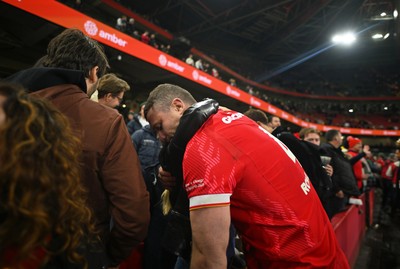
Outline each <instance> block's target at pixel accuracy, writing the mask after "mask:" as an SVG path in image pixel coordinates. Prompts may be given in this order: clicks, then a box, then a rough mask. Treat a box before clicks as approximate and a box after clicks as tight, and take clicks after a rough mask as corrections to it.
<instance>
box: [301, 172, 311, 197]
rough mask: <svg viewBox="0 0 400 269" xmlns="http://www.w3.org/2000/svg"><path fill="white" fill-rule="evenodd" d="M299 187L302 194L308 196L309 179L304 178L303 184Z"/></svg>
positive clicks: (309, 188)
mask: <svg viewBox="0 0 400 269" xmlns="http://www.w3.org/2000/svg"><path fill="white" fill-rule="evenodd" d="M300 187H301V189H302V190H303V192H304V194H305V195H308V193H309V192H310V190H311V183H310V179H309V178H308V176H307V175H306V176H305V178H304V182H303V183H301V184H300Z"/></svg>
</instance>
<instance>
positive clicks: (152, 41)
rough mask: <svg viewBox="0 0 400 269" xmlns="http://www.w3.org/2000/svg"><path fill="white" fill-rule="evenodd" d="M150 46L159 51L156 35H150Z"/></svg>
mask: <svg viewBox="0 0 400 269" xmlns="http://www.w3.org/2000/svg"><path fill="white" fill-rule="evenodd" d="M149 45H150V46H152V47H154V48H156V49H158V44H157V40H156V35H155V34H151V35H150V40H149Z"/></svg>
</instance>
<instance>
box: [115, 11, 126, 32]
mask: <svg viewBox="0 0 400 269" xmlns="http://www.w3.org/2000/svg"><path fill="white" fill-rule="evenodd" d="M115 28H116V29H117V30H120V31H121V32H125V31H126V16H125V15H123V16H121V17H119V18H118V19H117V24H116V25H115Z"/></svg>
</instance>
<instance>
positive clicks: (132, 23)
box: [126, 18, 135, 36]
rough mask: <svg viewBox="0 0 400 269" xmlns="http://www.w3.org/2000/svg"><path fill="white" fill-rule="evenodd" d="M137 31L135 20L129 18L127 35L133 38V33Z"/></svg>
mask: <svg viewBox="0 0 400 269" xmlns="http://www.w3.org/2000/svg"><path fill="white" fill-rule="evenodd" d="M134 31H135V19H134V18H129V21H128V23H127V24H126V33H127V34H128V35H132V36H133V32H134Z"/></svg>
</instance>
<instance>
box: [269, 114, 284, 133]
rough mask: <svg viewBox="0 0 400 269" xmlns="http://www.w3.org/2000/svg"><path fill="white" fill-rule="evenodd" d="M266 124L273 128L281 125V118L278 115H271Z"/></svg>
mask: <svg viewBox="0 0 400 269" xmlns="http://www.w3.org/2000/svg"><path fill="white" fill-rule="evenodd" d="M268 125H269V127H271V128H272V129H273V130H275V129H276V128H277V127H279V126H281V119H280V118H279V117H278V116H271V121H270V122H268Z"/></svg>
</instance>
